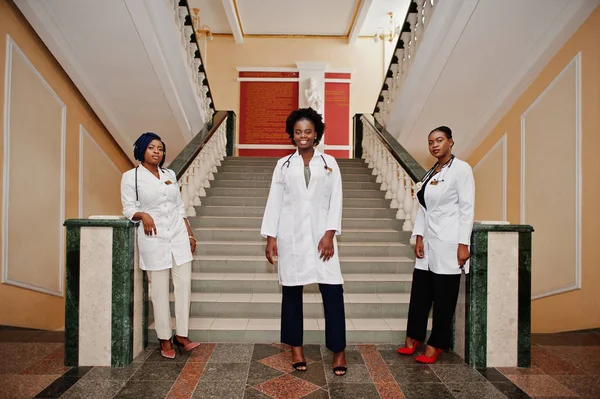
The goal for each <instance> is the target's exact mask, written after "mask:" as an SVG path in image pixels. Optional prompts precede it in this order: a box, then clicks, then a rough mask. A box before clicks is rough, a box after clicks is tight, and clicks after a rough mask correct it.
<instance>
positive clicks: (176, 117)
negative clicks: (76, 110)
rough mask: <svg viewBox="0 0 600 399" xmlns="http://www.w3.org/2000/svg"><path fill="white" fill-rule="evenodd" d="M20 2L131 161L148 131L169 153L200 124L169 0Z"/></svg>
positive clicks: (202, 118) (201, 118) (176, 148)
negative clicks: (160, 140)
mask: <svg viewBox="0 0 600 399" xmlns="http://www.w3.org/2000/svg"><path fill="white" fill-rule="evenodd" d="M15 3H16V4H17V6H18V7H19V9H20V10H21V12H23V14H24V15H25V17H26V18H27V20H28V21H29V23H30V24H31V25H32V26H33V28H34V29H35V30H36V32H37V33H38V35H39V36H40V38H41V39H42V40H43V41H44V44H45V45H46V46H47V47H48V48H49V49H50V51H51V52H52V54H53V55H54V57H55V58H56V59H57V60H58V62H59V63H60V64H61V66H62V67H63V69H64V70H65V71H66V72H67V74H68V75H69V77H70V78H71V79H72V80H73V82H74V83H75V84H76V86H77V88H78V89H79V91H80V92H81V93H82V94H83V96H84V97H85V99H86V101H87V102H88V103H89V104H90V106H91V107H92V108H93V110H94V111H95V112H96V114H97V115H98V117H99V118H100V120H101V121H102V123H103V124H104V125H105V126H106V127H107V129H108V130H109V131H110V133H111V135H112V136H113V137H114V138H115V140H116V141H117V143H119V145H120V146H121V148H122V149H123V151H124V152H125V153H126V154H127V155H128V156H129V157H130V159H131V160H132V161H133V154H132V150H131V149H132V148H133V147H132V146H133V142H134V141H135V140H136V139H137V137H138V136H139V135H140V134H141V133H143V132H146V131H154V132H157V133H158V134H159V135H160V136H161V137H162V138H163V139H165V141H166V142H167V144H168V145H169V149H170V151H169V153H168V154H167V161H170V159H172V157H174V156H175V155H177V154H178V153H179V152H180V151H181V149H183V147H184V146H185V144H187V143H188V142H189V141H190V140H191V139H192V137H193V135H194V134H195V133H197V132H199V131H200V130H201V129H202V126H203V125H204V123H205V121H204V116H203V115H202V112H201V108H200V105H199V103H198V102H197V101H198V100H197V97H198V96H197V94H196V89H195V86H194V85H193V82H192V77H191V73H192V72H191V69H192V68H191V67H190V64H189V63H188V62H187V58H186V56H185V55H184V52H183V51H184V50H183V46H182V44H181V35H180V31H179V27H178V25H177V23H178V22H179V21H178V20H177V21H176V18H175V15H176V14H175V10H174V9H173V6H172V3H171V2H165V1H151V2H147V4H143V3H142V2H140V1H138V0H111V1H80V0H53V1H38V0H15ZM169 16H170V17H169ZM115 61H117V62H115Z"/></svg>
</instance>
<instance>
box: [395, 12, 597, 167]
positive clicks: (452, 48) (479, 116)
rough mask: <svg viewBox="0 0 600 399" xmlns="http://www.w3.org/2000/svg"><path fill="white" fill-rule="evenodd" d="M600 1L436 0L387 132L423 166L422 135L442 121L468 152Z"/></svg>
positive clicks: (463, 153) (458, 148)
mask: <svg viewBox="0 0 600 399" xmlns="http://www.w3.org/2000/svg"><path fill="white" fill-rule="evenodd" d="M599 3H600V1H599V0H551V1H549V0H528V1H522V0H502V1H497V0H468V1H464V2H444V1H440V2H439V3H438V4H437V5H436V7H437V8H436V9H435V11H434V13H433V15H432V20H431V25H430V27H429V28H428V30H427V31H426V32H425V35H424V40H423V42H422V43H421V45H420V47H419V48H418V50H417V52H416V56H415V59H414V62H413V64H412V66H411V68H410V70H409V72H408V75H407V77H406V80H405V81H404V82H403V88H402V90H401V92H400V96H399V97H398V98H397V99H396V101H395V102H394V103H393V108H392V112H391V115H390V118H389V120H388V123H387V128H388V130H389V131H390V133H391V134H392V135H394V136H395V137H396V138H397V139H398V141H399V142H400V143H401V144H402V145H403V146H404V147H405V148H406V149H407V150H408V151H409V152H410V153H411V154H412V155H413V156H414V157H415V158H416V159H417V160H418V161H419V162H421V163H422V164H425V165H429V164H430V163H431V162H432V161H433V158H431V157H430V155H429V154H428V150H427V141H426V140H427V133H429V132H430V131H431V130H432V129H433V128H435V127H437V126H440V125H446V126H449V127H451V128H452V130H453V132H454V138H455V147H454V152H455V154H456V155H457V156H459V157H463V158H466V157H468V156H469V155H470V153H471V152H472V151H473V150H474V149H475V148H477V146H478V145H479V144H480V143H481V142H482V140H483V139H484V138H485V137H486V136H487V135H488V134H489V132H490V131H491V130H492V129H493V128H494V127H495V126H496V125H497V124H498V123H499V122H500V120H501V118H502V117H503V116H504V115H505V114H506V112H508V110H509V109H510V107H511V106H512V105H513V104H514V102H515V101H516V100H517V99H518V98H519V97H520V96H521V94H522V93H523V92H524V91H525V89H526V88H527V87H528V86H529V84H530V83H531V82H532V81H533V79H535V77H536V76H537V75H538V74H539V73H540V72H541V70H542V69H543V67H544V66H545V65H546V64H547V63H548V62H549V61H550V59H551V58H552V57H553V56H554V54H556V52H557V51H558V50H559V49H560V48H561V47H562V46H563V45H564V43H566V41H567V40H568V39H569V38H570V37H571V36H572V35H573V33H575V31H576V30H577V29H578V28H579V26H581V24H582V23H583V22H584V21H585V19H586V18H587V17H588V16H589V14H590V13H591V12H592V11H593V10H594V9H595V7H596V6H597V5H598V4H599ZM507 21H510V23H507Z"/></svg>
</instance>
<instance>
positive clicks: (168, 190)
mask: <svg viewBox="0 0 600 399" xmlns="http://www.w3.org/2000/svg"><path fill="white" fill-rule="evenodd" d="M133 154H134V157H135V159H136V160H138V161H139V162H140V164H139V165H138V166H136V167H135V168H134V169H131V170H129V171H127V172H125V173H124V174H123V178H122V180H121V202H122V204H123V214H124V215H125V216H126V217H127V218H128V219H130V220H132V221H136V222H141V223H139V226H138V235H137V239H138V247H139V254H140V268H141V269H142V270H145V271H146V272H147V273H148V279H149V281H150V283H151V284H150V287H151V288H150V294H151V296H152V308H153V311H154V325H155V329H156V335H157V336H158V340H159V341H160V345H161V354H162V356H164V357H166V358H169V359H173V358H174V357H175V351H174V350H173V344H174V345H175V346H177V348H178V349H179V352H180V353H181V348H183V349H184V350H185V351H188V352H189V351H191V350H192V349H194V348H196V347H197V346H198V345H199V344H198V343H197V342H192V341H191V340H190V339H189V338H188V322H189V316H190V295H191V279H192V260H193V256H192V252H194V250H195V249H196V238H195V237H194V233H193V231H192V229H191V227H190V224H189V222H188V220H187V217H186V212H185V207H184V205H183V200H182V199H181V194H180V193H179V185H178V184H177V176H176V175H175V172H173V171H172V170H170V169H164V168H163V167H162V166H163V164H164V162H165V154H166V146H165V143H164V142H163V141H162V140H161V138H160V137H159V136H158V135H156V134H154V133H144V134H142V135H141V136H140V137H139V138H138V139H137V141H136V142H135V143H134V150H133ZM169 274H170V275H171V276H172V278H173V287H174V297H175V320H176V325H177V326H176V334H175V336H174V337H171V336H172V333H173V330H172V327H171V311H170V306H169ZM171 338H173V340H171Z"/></svg>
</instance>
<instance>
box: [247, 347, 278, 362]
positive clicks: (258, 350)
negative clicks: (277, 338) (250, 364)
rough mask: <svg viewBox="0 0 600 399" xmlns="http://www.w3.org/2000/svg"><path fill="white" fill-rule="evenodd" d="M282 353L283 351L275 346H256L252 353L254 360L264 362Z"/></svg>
mask: <svg viewBox="0 0 600 399" xmlns="http://www.w3.org/2000/svg"><path fill="white" fill-rule="evenodd" d="M280 353H281V349H279V348H276V347H274V346H273V345H266V344H255V345H254V350H253V352H252V360H255V361H256V360H262V359H265V358H267V357H271V356H275V355H278V354H280Z"/></svg>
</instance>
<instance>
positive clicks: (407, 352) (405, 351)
mask: <svg viewBox="0 0 600 399" xmlns="http://www.w3.org/2000/svg"><path fill="white" fill-rule="evenodd" d="M419 345H421V343H420V342H419V341H417V340H415V341H414V342H413V346H412V348H409V347H408V346H405V347H403V348H398V349H396V352H398V353H399V354H401V355H407V356H410V355H412V354H413V353H415V351H416V350H417V347H418V346H419Z"/></svg>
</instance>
